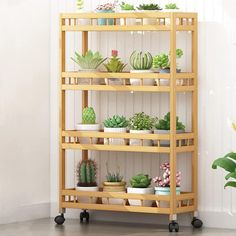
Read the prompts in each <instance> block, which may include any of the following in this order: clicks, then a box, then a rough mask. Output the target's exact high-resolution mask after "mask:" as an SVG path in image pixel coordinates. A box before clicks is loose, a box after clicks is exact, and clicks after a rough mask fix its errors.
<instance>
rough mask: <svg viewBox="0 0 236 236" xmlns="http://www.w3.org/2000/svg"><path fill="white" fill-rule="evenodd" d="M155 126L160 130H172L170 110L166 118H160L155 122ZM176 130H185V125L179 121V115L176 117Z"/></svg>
mask: <svg viewBox="0 0 236 236" xmlns="http://www.w3.org/2000/svg"><path fill="white" fill-rule="evenodd" d="M155 128H156V129H159V130H170V112H168V113H167V114H166V115H165V116H164V119H159V120H158V122H157V123H156V124H155ZM176 130H185V125H184V124H183V123H182V122H180V121H179V117H178V116H177V117H176Z"/></svg>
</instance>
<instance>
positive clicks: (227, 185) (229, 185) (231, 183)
mask: <svg viewBox="0 0 236 236" xmlns="http://www.w3.org/2000/svg"><path fill="white" fill-rule="evenodd" d="M226 187H234V188H236V182H233V181H229V182H227V183H226V184H225V188H226Z"/></svg>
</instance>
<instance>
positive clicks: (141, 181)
mask: <svg viewBox="0 0 236 236" xmlns="http://www.w3.org/2000/svg"><path fill="white" fill-rule="evenodd" d="M151 181H152V179H151V178H149V176H148V175H144V174H138V175H135V176H133V177H132V179H131V180H130V184H131V186H132V187H133V188H147V187H148V186H149V185H150V184H151Z"/></svg>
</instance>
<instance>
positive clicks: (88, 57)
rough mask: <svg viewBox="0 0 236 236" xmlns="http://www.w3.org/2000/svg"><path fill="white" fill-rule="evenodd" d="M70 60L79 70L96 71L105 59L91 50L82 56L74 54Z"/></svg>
mask: <svg viewBox="0 0 236 236" xmlns="http://www.w3.org/2000/svg"><path fill="white" fill-rule="evenodd" d="M71 59H72V60H73V61H74V62H75V63H77V64H78V65H79V66H80V68H81V69H97V68H98V67H99V66H100V65H101V64H102V63H103V62H104V61H105V60H106V59H107V58H103V57H102V55H101V54H100V53H99V52H95V53H93V52H92V51H91V50H89V51H87V52H86V53H85V54H84V55H80V54H79V53H77V52H75V58H72V57H71Z"/></svg>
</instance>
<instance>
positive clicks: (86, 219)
mask: <svg viewBox="0 0 236 236" xmlns="http://www.w3.org/2000/svg"><path fill="white" fill-rule="evenodd" d="M84 219H85V222H86V223H89V213H88V212H87V211H83V212H81V213H80V223H83V222H84Z"/></svg>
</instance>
